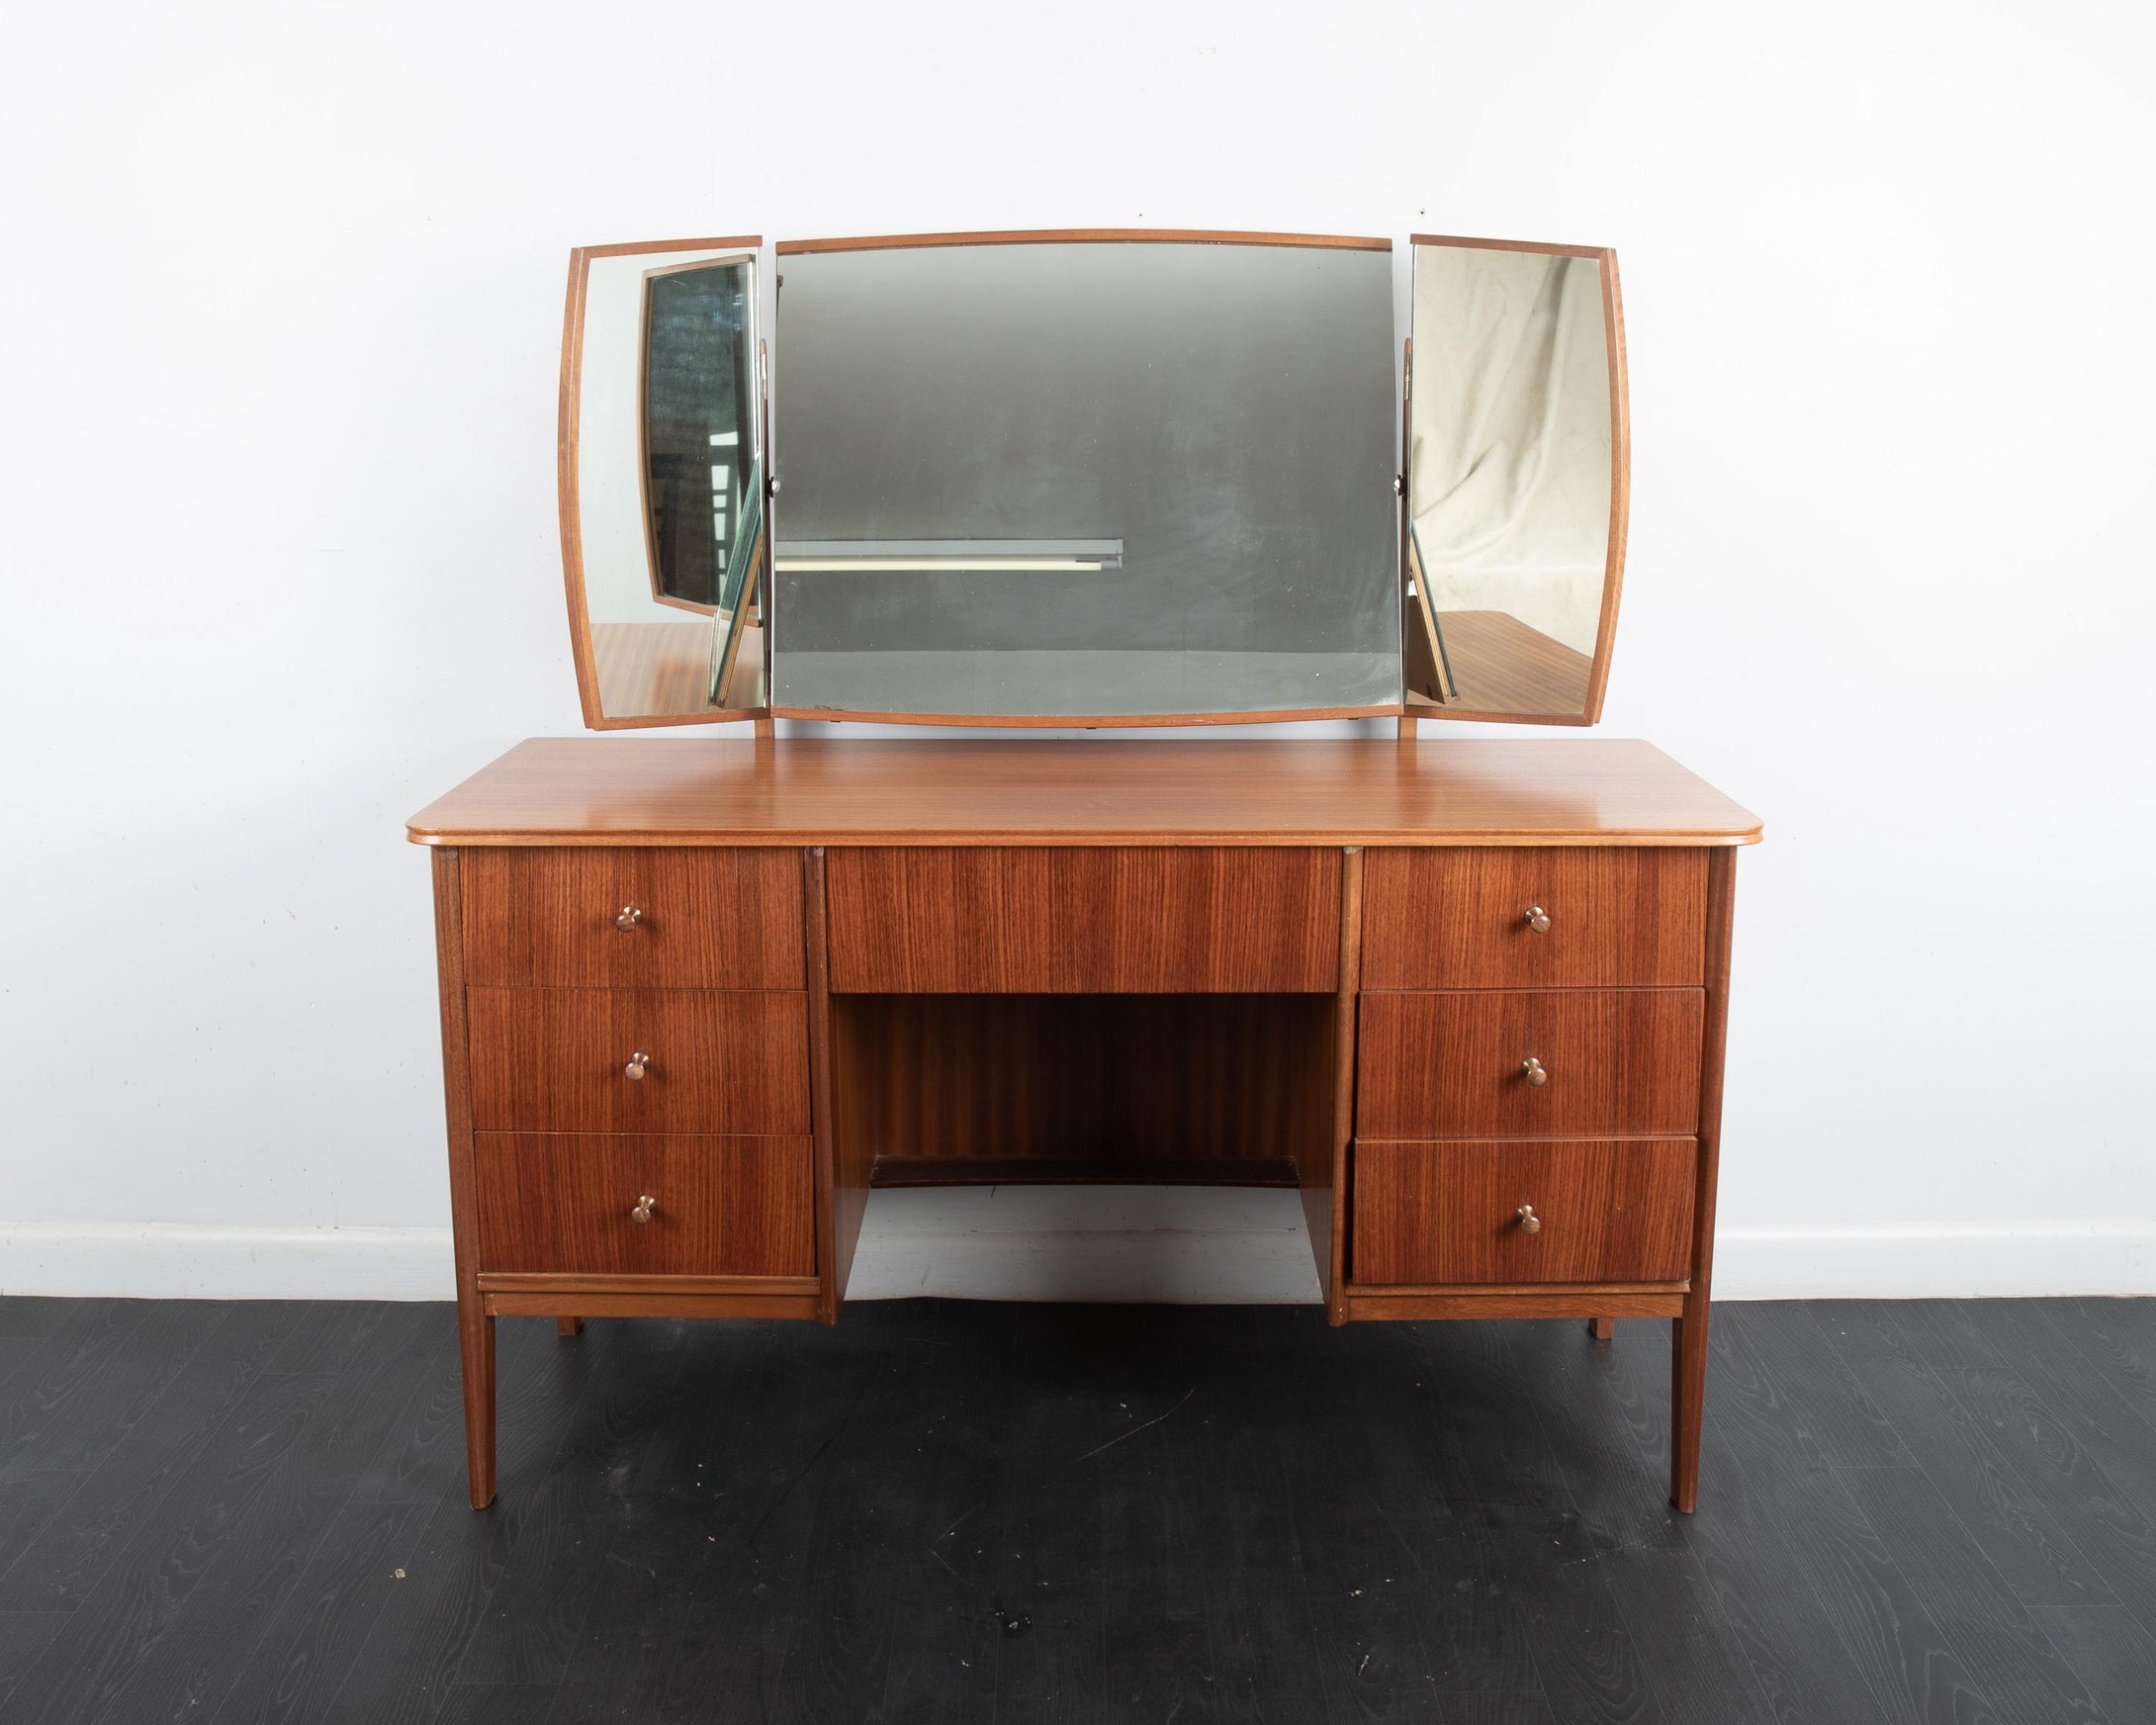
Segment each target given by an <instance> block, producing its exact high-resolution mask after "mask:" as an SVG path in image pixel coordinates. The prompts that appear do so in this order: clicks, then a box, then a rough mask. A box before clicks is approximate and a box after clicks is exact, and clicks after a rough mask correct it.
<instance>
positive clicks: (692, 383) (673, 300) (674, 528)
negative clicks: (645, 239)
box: [643, 259, 756, 610]
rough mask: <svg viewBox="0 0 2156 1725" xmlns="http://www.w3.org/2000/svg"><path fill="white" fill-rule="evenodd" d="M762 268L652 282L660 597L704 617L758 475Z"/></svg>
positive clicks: (683, 268) (647, 300)
mask: <svg viewBox="0 0 2156 1725" xmlns="http://www.w3.org/2000/svg"><path fill="white" fill-rule="evenodd" d="M755 270H756V265H755V264H754V263H753V262H751V261H749V260H746V259H744V260H740V261H736V262H730V263H692V264H674V265H672V266H670V267H668V268H665V269H656V270H650V271H647V272H646V274H645V277H644V371H643V384H644V461H643V473H644V507H645V514H646V518H647V524H648V528H649V531H650V533H651V566H652V567H651V573H652V592H653V596H655V597H657V598H660V599H674V600H678V601H680V602H681V603H684V604H689V605H695V606H698V607H700V608H703V609H707V610H708V609H713V608H716V607H717V606H718V604H719V600H720V593H719V587H720V580H721V577H722V575H723V574H724V572H725V570H726V566H727V560H728V557H729V554H730V553H731V552H732V550H733V546H734V542H735V532H736V530H737V529H738V528H739V527H740V525H741V518H742V499H743V496H744V485H745V482H746V481H747V479H748V477H749V470H750V469H751V467H753V466H754V465H755V460H756V451H755V447H754V442H755V439H754V424H753V421H752V419H751V417H750V414H749V411H748V409H749V406H750V404H751V403H752V402H753V401H754V399H755V392H756V386H755V381H754V377H753V373H752V370H751V364H752V360H753V357H754V356H753V354H752V352H751V348H750V343H751V341H752V340H753V339H754V337H753V335H752V332H751V328H750V325H751V323H752V321H753V319H754V316H755V294H756V282H755Z"/></svg>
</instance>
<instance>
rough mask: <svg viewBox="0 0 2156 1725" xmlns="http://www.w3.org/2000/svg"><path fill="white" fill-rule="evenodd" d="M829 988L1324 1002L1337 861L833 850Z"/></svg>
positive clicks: (1151, 852)
mask: <svg viewBox="0 0 2156 1725" xmlns="http://www.w3.org/2000/svg"><path fill="white" fill-rule="evenodd" d="M828 868H829V880H830V902H831V934H830V939H831V986H832V987H833V988H834V989H837V990H840V991H841V992H847V993H860V994H952V993H986V994H1095V993H1128V994H1177V993H1223V994H1224V993H1242V992H1250V993H1271V994H1299V993H1311V994H1329V993H1331V992H1332V991H1333V990H1334V988H1335V987H1336V986H1337V984H1338V979H1339V973H1340V853H1339V852H1338V851H1337V850H1320V849H1287V848H1266V849H1191V850H1155V849H1145V850H1135V849H1112V848H1111V849H1085V850H1071V849H1039V850H997V849H966V850H945V849H933V848H931V849H918V850H913V849H904V850H875V849H857V850H834V851H833V852H832V853H831V854H830V859H829V863H828Z"/></svg>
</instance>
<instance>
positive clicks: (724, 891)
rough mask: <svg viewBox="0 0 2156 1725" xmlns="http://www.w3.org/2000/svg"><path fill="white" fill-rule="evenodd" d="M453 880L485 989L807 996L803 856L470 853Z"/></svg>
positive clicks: (468, 958)
mask: <svg viewBox="0 0 2156 1725" xmlns="http://www.w3.org/2000/svg"><path fill="white" fill-rule="evenodd" d="M459 878H460V880H461V881H462V884H463V892H464V974H465V980H466V981H467V982H470V983H474V984H477V985H480V986H482V987H502V988H513V987H530V986H537V987H556V988H805V987H807V986H808V979H807V967H806V960H805V958H804V956H803V951H802V939H801V854H800V852H798V851H763V850H759V851H733V850H725V851H721V850H708V849H704V850H674V851H669V850H646V849H639V848H636V847H631V846H624V847H620V848H610V847H581V848H576V849H560V850H523V849H507V850H496V849H491V848H476V849H470V850H467V851H466V852H465V853H464V856H463V862H462V872H461V874H460V876H459Z"/></svg>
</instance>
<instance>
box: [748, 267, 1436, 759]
mask: <svg viewBox="0 0 2156 1725" xmlns="http://www.w3.org/2000/svg"><path fill="white" fill-rule="evenodd" d="M779 255H780V263H781V264H782V266H783V267H782V270H781V275H782V277H783V287H782V288H781V290H780V294H779V302H778V303H779V312H778V323H777V329H776V333H775V336H774V342H773V351H774V373H775V377H774V382H773V388H772V406H773V410H774V412H775V415H776V421H775V426H774V430H773V438H772V441H773V447H774V451H775V454H774V461H775V465H776V470H777V472H778V475H779V477H780V479H781V480H782V481H783V484H784V490H783V491H782V492H781V493H780V495H779V497H778V499H777V501H776V504H775V508H774V518H775V524H776V531H777V535H778V537H777V541H776V544H775V546H774V552H775V563H774V582H775V596H774V600H773V624H774V628H775V631H776V650H775V652H774V654H773V662H774V664H775V666H776V672H775V676H774V680H773V686H772V704H773V705H774V706H776V707H777V708H779V709H780V710H781V711H789V712H807V713H837V712H853V713H860V714H878V715H882V714H889V715H893V716H909V717H913V716H943V715H948V716H957V717H997V716H1003V717H1010V718H1018V719H1025V718H1046V719H1055V718H1071V717H1085V718H1091V717H1101V718H1106V719H1110V720H1114V719H1119V718H1140V719H1142V718H1172V717H1174V716H1177V715H1186V714H1189V715H1210V714H1227V713H1235V714H1254V713H1274V712H1281V713H1296V712H1309V711H1328V710H1330V711H1339V710H1343V709H1348V710H1366V711H1367V710H1373V709H1375V710H1380V711H1393V710H1396V705H1397V702H1398V700H1399V698H1400V671H1399V622H1400V617H1399V575H1398V553H1397V549H1396V544H1395V541H1396V533H1397V529H1396V521H1397V510H1398V499H1396V498H1395V497H1394V495H1393V492H1392V483H1391V482H1392V473H1393V471H1394V469H1395V467H1396V465H1397V456H1396V454H1395V452H1394V446H1393V442H1392V425H1393V410H1394V409H1393V402H1394V373H1393V361H1392V256H1391V247H1390V245H1389V243H1388V242H1386V241H1383V240H1379V241H1326V242H1292V243H1259V242H1255V241H1253V240H1251V239H1249V238H1247V237H1237V236H1227V235H1220V236H1209V237H1204V238H1202V239H1200V240H1199V241H1197V242H1187V241H1177V240H1170V239H1154V238H1150V237H1145V238H1133V237H1129V236H1100V237H1092V238H1086V237H1076V238H1074V237H1072V236H1069V235H1043V236H1038V237H1029V238H1027V239H1025V240H1023V241H1020V242H1018V243H995V242H986V241H983V242H977V243H957V244H933V243H921V242H917V241H916V242H904V243H895V244H880V245H871V246H867V247H862V248H853V249H836V248H819V247H816V246H814V245H811V246H809V247H806V248H803V247H796V246H791V245H786V244H781V245H780V247H779Z"/></svg>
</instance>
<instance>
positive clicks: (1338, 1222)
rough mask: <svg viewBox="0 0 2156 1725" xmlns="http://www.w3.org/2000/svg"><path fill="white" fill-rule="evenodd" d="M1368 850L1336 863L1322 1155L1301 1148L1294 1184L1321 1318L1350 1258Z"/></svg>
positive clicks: (1335, 1298)
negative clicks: (1336, 920)
mask: <svg viewBox="0 0 2156 1725" xmlns="http://www.w3.org/2000/svg"><path fill="white" fill-rule="evenodd" d="M1365 859H1366V853H1365V852H1364V851H1363V850H1362V849H1361V847H1359V846H1350V847H1348V849H1347V850H1346V852H1345V853H1344V854H1343V855H1342V857H1341V861H1340V983H1339V990H1338V992H1337V993H1336V994H1335V995H1334V996H1333V1001H1332V1023H1331V1024H1330V1025H1329V1026H1328V1027H1327V1028H1328V1029H1329V1031H1330V1032H1331V1036H1330V1038H1329V1042H1330V1044H1331V1071H1330V1074H1329V1076H1330V1078H1331V1089H1332V1094H1331V1097H1330V1101H1331V1104H1332V1107H1331V1110H1330V1119H1329V1120H1328V1121H1327V1123H1326V1128H1327V1130H1326V1134H1325V1144H1324V1148H1323V1151H1322V1153H1317V1152H1316V1149H1315V1146H1312V1148H1311V1149H1310V1150H1306V1151H1299V1152H1298V1162H1297V1168H1296V1175H1297V1184H1298V1185H1299V1186H1300V1187H1301V1188H1302V1189H1303V1226H1304V1227H1305V1228H1306V1229H1307V1230H1308V1232H1309V1236H1310V1255H1311V1257H1312V1258H1313V1259H1315V1261H1316V1266H1317V1292H1318V1296H1319V1298H1321V1299H1322V1300H1323V1301H1324V1303H1325V1321H1326V1322H1327V1323H1334V1324H1338V1323H1344V1322H1346V1321H1347V1307H1346V1305H1345V1304H1344V1298H1343V1297H1344V1291H1345V1288H1346V1284H1347V1262H1348V1214H1347V1201H1348V1145H1349V1144H1350V1143H1351V1142H1352V1141H1353V1138H1354V1135H1355V1032H1356V978H1357V977H1358V976H1359V975H1360V974H1361V973H1362V967H1363V881H1364V863H1365Z"/></svg>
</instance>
